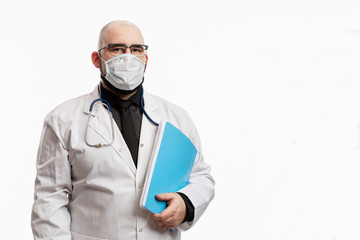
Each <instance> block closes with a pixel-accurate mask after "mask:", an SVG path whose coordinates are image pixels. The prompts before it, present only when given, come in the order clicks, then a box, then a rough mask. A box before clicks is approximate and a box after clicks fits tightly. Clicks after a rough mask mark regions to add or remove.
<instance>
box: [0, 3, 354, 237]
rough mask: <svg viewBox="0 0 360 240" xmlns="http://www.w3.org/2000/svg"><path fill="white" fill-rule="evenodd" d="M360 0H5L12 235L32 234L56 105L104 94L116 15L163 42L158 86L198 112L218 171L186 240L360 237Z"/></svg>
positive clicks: (153, 85) (7, 231)
mask: <svg viewBox="0 0 360 240" xmlns="http://www.w3.org/2000/svg"><path fill="white" fill-rule="evenodd" d="M359 12H360V2H359V1H358V0H354V1H347V0H342V1H340V0H338V1H336V0H322V1H319V0H303V1H289V0H283V1H281V0H273V1H267V0H254V1H230V0H221V1H189V0H182V1H169V0H161V1H156V0H153V1H119V0H118V1H92V0H91V1H89V0H88V1H69V0H65V1H45V0H44V1H25V0H23V1H8V2H5V1H3V2H1V3H0V30H1V39H0V43H1V44H0V46H1V49H0V53H1V57H0V67H1V89H2V91H1V93H2V94H1V96H0V97H1V104H2V105H1V120H0V121H1V126H0V127H1V129H0V130H1V153H2V157H1V162H2V167H1V168H0V189H1V200H0V201H1V204H0V213H1V214H0V216H1V217H0V218H1V226H2V227H1V239H31V238H32V233H31V228H30V214H31V205H32V201H33V186H34V178H35V159H36V151H37V146H38V143H39V138H40V132H41V129H42V121H43V119H44V117H45V114H46V113H47V112H49V111H51V110H52V109H53V108H54V107H55V106H56V105H58V104H60V103H61V102H63V101H65V100H66V99H69V98H72V97H76V96H79V95H82V94H85V93H88V92H90V91H91V90H92V89H93V88H94V87H95V85H96V84H97V83H98V82H99V73H98V70H97V69H95V68H94V67H93V65H92V63H91V59H90V55H91V52H92V51H93V50H96V47H97V38H98V33H99V31H100V29H101V27H102V26H103V25H105V24H106V23H108V22H109V21H112V20H115V19H126V20H130V21H132V22H134V23H135V24H137V25H138V26H139V27H140V28H141V29H142V30H143V34H144V37H145V42H146V44H148V45H149V46H150V47H149V52H148V54H149V64H148V68H147V72H146V78H145V85H144V86H145V88H146V89H147V90H148V91H150V92H152V93H154V94H156V95H159V96H161V97H164V98H166V99H168V100H170V101H171V102H174V103H176V104H178V105H180V106H181V107H183V108H185V109H186V110H188V112H189V113H190V115H191V116H192V117H193V120H194V121H195V123H196V125H197V127H198V129H199V131H200V134H201V137H202V141H203V148H204V152H205V157H206V161H207V162H208V163H209V164H210V165H211V166H212V167H213V170H212V174H213V176H214V178H215V179H216V181H217V185H216V197H215V199H214V201H213V203H212V204H211V205H210V206H209V208H208V211H207V212H206V213H205V214H204V216H203V218H201V219H200V221H199V222H198V224H197V225H196V226H195V227H194V228H193V229H191V230H190V231H188V232H186V233H184V234H183V239H240V240H353V239H354V240H355V239H357V240H358V239H360V204H359V203H360V138H359V135H360V14H359Z"/></svg>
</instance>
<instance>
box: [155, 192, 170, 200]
mask: <svg viewBox="0 0 360 240" xmlns="http://www.w3.org/2000/svg"><path fill="white" fill-rule="evenodd" d="M156 199H157V200H159V201H169V200H171V199H173V196H172V193H162V194H156Z"/></svg>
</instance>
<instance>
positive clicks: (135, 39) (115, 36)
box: [92, 25, 148, 75]
mask: <svg viewBox="0 0 360 240" xmlns="http://www.w3.org/2000/svg"><path fill="white" fill-rule="evenodd" d="M102 40H103V41H102V46H101V47H103V46H106V45H107V44H114V43H122V44H125V45H126V46H128V47H129V46H131V45H133V44H144V39H143V37H142V34H141V32H140V30H139V29H138V28H136V27H132V26H123V25H115V26H111V27H110V28H109V29H108V30H107V31H106V32H105V33H104V34H103V38H102ZM126 53H131V52H130V49H129V48H127V49H126ZM100 56H101V58H102V59H101V58H100ZM100 56H99V54H98V52H93V53H92V62H93V64H94V66H95V67H97V68H100V71H101V72H102V73H103V74H104V75H106V68H105V63H104V61H106V60H109V59H110V58H113V56H112V55H110V53H109V50H108V49H107V48H104V49H102V50H100ZM139 58H140V60H141V61H143V62H145V64H146V63H147V60H148V56H147V55H145V56H143V57H139Z"/></svg>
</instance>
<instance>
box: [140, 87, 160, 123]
mask: <svg viewBox="0 0 360 240" xmlns="http://www.w3.org/2000/svg"><path fill="white" fill-rule="evenodd" d="M143 96H144V88H143V86H141V97H140V106H141V109H142V110H143V112H144V114H145V116H146V118H147V119H148V120H149V121H150V122H151V123H152V124H154V125H155V126H157V127H158V126H159V124H158V123H157V122H155V121H154V120H152V119H151V117H150V116H149V115H148V114H147V112H146V111H145V108H144V102H143V101H144V100H143Z"/></svg>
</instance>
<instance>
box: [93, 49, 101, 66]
mask: <svg viewBox="0 0 360 240" xmlns="http://www.w3.org/2000/svg"><path fill="white" fill-rule="evenodd" d="M91 60H92V63H93V64H94V66H95V67H96V68H99V67H100V63H99V61H100V56H99V53H98V52H93V53H92V54H91Z"/></svg>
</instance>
